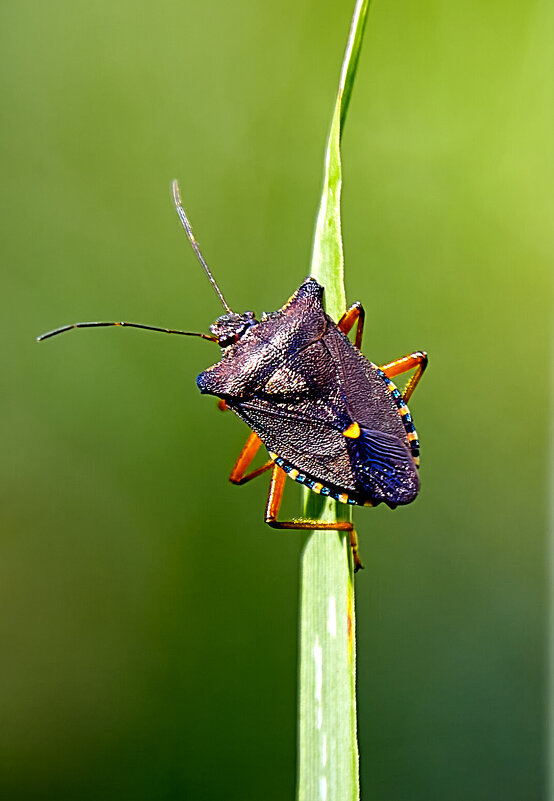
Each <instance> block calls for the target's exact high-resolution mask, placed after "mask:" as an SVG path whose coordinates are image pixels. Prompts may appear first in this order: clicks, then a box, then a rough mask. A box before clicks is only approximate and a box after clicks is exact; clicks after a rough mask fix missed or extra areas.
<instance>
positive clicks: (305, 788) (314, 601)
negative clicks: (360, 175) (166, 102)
mask: <svg viewBox="0 0 554 801" xmlns="http://www.w3.org/2000/svg"><path fill="white" fill-rule="evenodd" d="M368 7H369V0H358V2H357V3H356V7H355V10H354V16H353V19H352V25H351V28H350V35H349V38H348V43H347V47H346V52H345V55H344V60H343V65H342V70H341V77H340V83H339V90H338V93H337V99H336V103H335V108H334V111H333V118H332V121H331V127H330V131H329V138H328V141H327V148H326V152H325V169H324V178H323V189H322V194H321V201H320V205H319V211H318V215H317V220H316V227H315V234H314V243H313V250H312V263H311V275H312V276H313V277H314V278H315V279H316V280H317V281H319V283H320V284H322V285H323V286H324V287H325V303H326V309H327V313H328V314H330V315H331V317H333V319H335V320H338V319H339V318H340V316H341V315H342V314H343V312H344V311H345V309H346V295H345V290H344V257H343V248H342V236H341V222H340V195H341V185H342V170H341V159H340V140H341V135H342V130H343V125H344V121H345V118H346V112H347V109H348V105H349V102H350V96H351V93H352V87H353V84H354V78H355V74H356V69H357V65H358V60H359V55H360V48H361V44H362V38H363V32H364V27H365V21H366V17H367V11H368ZM305 513H306V515H307V516H308V517H310V518H314V519H317V520H339V519H341V518H343V519H344V517H345V516H349V515H350V508H349V507H345V506H344V505H343V504H338V503H336V502H335V501H330V500H328V499H327V500H324V499H322V498H321V496H318V495H316V494H315V493H313V492H309V491H307V493H306V503H305ZM301 581H302V589H301V608H300V676H299V680H300V691H299V745H298V801H316V799H317V800H318V801H326V799H329V801H335V800H336V801H356V800H357V799H359V771H358V741H357V734H356V640H355V615H354V575H353V561H352V554H351V549H350V545H349V538H348V535H347V534H344V533H338V532H333V531H316V532H314V533H313V534H312V535H311V536H310V537H309V539H308V542H307V544H306V547H305V549H304V552H303V555H302V567H301Z"/></svg>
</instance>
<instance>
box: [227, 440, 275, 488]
mask: <svg viewBox="0 0 554 801" xmlns="http://www.w3.org/2000/svg"><path fill="white" fill-rule="evenodd" d="M261 444H262V441H261V439H260V438H259V436H258V435H257V434H255V433H254V432H253V431H252V433H251V434H250V436H249V437H248V439H247V440H246V442H245V445H244V448H243V449H242V451H241V452H240V454H239V458H238V459H237V461H236V462H235V466H234V467H233V469H232V470H231V475H230V476H229V481H230V482H231V483H233V484H246V482H247V481H251V480H252V479H253V478H256V477H257V476H261V474H262V473H265V472H266V470H269V469H270V467H273V466H274V464H275V463H274V462H273V461H272V460H270V461H269V462H266V463H265V464H264V465H262V466H261V467H258V468H257V470H252V472H251V473H246V471H247V470H248V467H249V465H250V464H251V463H252V460H253V458H254V456H255V455H256V454H257V453H258V449H259V447H260V445H261ZM245 474H246V475H245Z"/></svg>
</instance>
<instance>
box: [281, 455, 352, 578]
mask: <svg viewBox="0 0 554 801" xmlns="http://www.w3.org/2000/svg"><path fill="white" fill-rule="evenodd" d="M286 480H287V476H286V473H285V472H284V470H281V468H280V467H277V465H275V466H274V468H273V473H272V475H271V483H270V485H269V495H268V497H267V506H266V510H265V522H266V523H267V524H268V525H270V526H271V527H272V528H286V529H295V530H298V529H301V530H304V531H305V530H309V531H348V532H350V546H351V548H352V556H353V558H354V571H355V572H356V571H358V570H359V569H360V568H361V567H363V565H362V563H361V560H360V555H359V553H358V538H357V537H356V532H355V531H354V526H353V524H352V523H351V522H350V521H349V520H337V521H334V522H331V521H329V522H323V521H321V520H286V521H281V520H277V515H278V513H279V508H280V506H281V501H282V499H283V489H284V487H285V481H286Z"/></svg>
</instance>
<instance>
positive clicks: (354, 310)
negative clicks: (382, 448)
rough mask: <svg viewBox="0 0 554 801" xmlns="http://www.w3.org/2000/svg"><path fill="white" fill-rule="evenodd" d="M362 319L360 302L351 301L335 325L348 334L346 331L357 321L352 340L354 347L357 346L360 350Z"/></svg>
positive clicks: (363, 314) (363, 315)
mask: <svg viewBox="0 0 554 801" xmlns="http://www.w3.org/2000/svg"><path fill="white" fill-rule="evenodd" d="M364 320H365V311H364V307H363V306H362V304H361V303H359V302H356V303H353V304H352V306H351V307H350V308H349V309H347V310H346V311H345V312H344V314H343V315H342V317H341V318H340V320H339V321H338V323H337V326H338V327H339V329H340V330H341V331H342V332H343V334H348V332H349V331H350V330H351V329H352V328H353V327H354V325H355V324H356V321H357V323H358V327H357V329H356V339H355V341H354V347H355V348H358V350H360V348H361V346H362V334H363V332H364Z"/></svg>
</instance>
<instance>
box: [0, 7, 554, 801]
mask: <svg viewBox="0 0 554 801" xmlns="http://www.w3.org/2000/svg"><path fill="white" fill-rule="evenodd" d="M352 7H353V2H341V3H336V2H331V0H318V2H316V0H294V2H291V0H282V2H280V3H272V4H263V3H259V2H255V0H237V2H234V3H225V2H222V0H219V2H214V3H192V2H190V1H189V0H182V2H176V1H175V0H159V2H157V3H156V4H153V3H147V2H144V0H133V2H130V0H110V1H109V2H108V1H107V0H94V2H91V3H71V2H69V0H49V2H48V3H40V2H36V1H35V2H31V0H4V2H3V3H2V4H1V5H0V59H1V64H2V66H1V78H0V80H1V103H2V112H3V113H2V125H1V127H0V143H1V149H2V150H1V152H2V192H1V200H0V203H1V206H2V209H1V214H0V225H1V226H2V242H3V248H2V250H3V258H2V273H3V275H2V293H1V300H2V308H1V314H0V325H1V328H2V335H1V342H2V346H1V349H2V366H1V371H0V375H1V382H2V393H1V400H0V403H1V404H2V409H1V412H0V427H1V431H2V433H1V441H2V455H3V458H2V460H1V461H2V466H1V471H2V476H1V481H0V526H1V535H0V574H1V576H0V594H1V596H0V597H1V601H0V637H1V643H2V644H1V657H0V710H1V712H0V717H1V721H2V722H1V725H0V795H1V796H2V797H3V798H9V799H28V798H29V799H31V798H41V799H42V798H55V799H57V801H65V799H75V798H79V799H82V800H83V801H85V800H86V799H116V798H117V799H121V798H132V799H135V801H142V799H154V798H155V799H177V798H191V799H198V800H204V799H206V800H207V799H221V798H225V799H226V800H227V801H232V800H233V799H237V801H239V799H240V801H248V800H249V799H261V798H263V799H264V800H265V801H272V800H273V799H285V798H288V799H290V798H292V797H293V794H294V788H295V748H296V743H295V737H296V724H295V715H296V708H295V704H296V669H297V668H296V655H297V600H298V570H299V555H300V551H301V547H302V542H303V536H302V535H297V534H288V533H284V532H275V531H271V530H269V529H268V528H267V527H266V526H264V524H263V522H262V514H263V505H264V502H265V491H266V487H267V480H266V479H265V478H263V479H260V480H259V482H253V483H252V484H250V485H248V486H245V487H243V488H240V489H239V488H236V487H232V486H231V485H230V484H228V482H227V475H228V472H229V470H230V468H231V466H232V463H233V461H234V458H235V455H236V453H237V451H238V449H239V448H240V446H241V444H242V441H243V439H244V437H245V435H246V433H247V432H246V429H245V427H244V426H243V424H242V423H241V422H240V421H239V420H238V419H236V418H234V417H232V416H231V415H224V414H221V413H219V412H217V410H216V409H215V404H214V402H213V400H212V399H210V398H205V397H201V396H200V395H199V393H198V391H197V389H196V387H195V382H194V379H195V376H196V374H197V373H198V372H200V371H201V370H202V369H204V368H205V367H206V366H207V365H208V364H211V363H212V362H214V361H216V360H217V354H218V352H217V349H215V348H213V346H211V345H210V344H208V343H204V342H202V341H200V340H198V341H197V340H190V339H189V340H187V339H183V338H179V337H165V336H163V335H161V334H151V335H149V334H146V333H143V332H139V331H131V330H128V331H122V330H121V329H108V330H101V331H95V332H92V331H83V332H72V333H71V334H69V335H66V336H64V337H61V338H58V339H54V340H51V341H49V342H46V343H43V344H41V345H38V344H36V343H35V341H34V337H35V336H36V335H37V334H39V333H41V332H43V331H45V330H48V329H49V328H53V327H55V326H57V325H61V324H64V323H69V322H73V321H76V320H90V319H114V320H120V319H126V320H133V321H139V322H146V323H151V324H157V325H166V326H172V327H182V328H187V329H190V330H193V331H194V330H206V329H207V326H208V325H209V324H210V323H211V322H212V320H213V319H214V318H215V317H216V316H217V315H218V314H219V313H220V307H219V305H218V301H217V298H216V296H215V295H214V294H213V292H212V290H211V289H210V287H209V284H208V282H207V281H206V279H205V277H204V275H203V274H202V272H201V270H200V268H199V266H198V265H197V263H196V261H195V259H194V255H193V253H192V251H191V250H190V247H189V245H188V244H187V242H186V239H185V237H184V234H183V232H182V231H181V230H180V227H179V225H178V220H177V217H176V215H175V212H174V210H173V208H172V205H171V201H170V194H169V184H170V180H171V179H172V178H174V177H178V178H179V179H180V182H181V187H182V192H183V196H184V203H185V207H186V208H187V210H188V212H189V214H190V216H191V219H192V221H193V224H194V227H195V232H196V234H197V236H198V239H199V241H200V242H201V244H202V247H203V249H204V252H205V255H206V257H207V259H208V261H209V263H210V265H211V266H212V269H213V271H214V273H215V275H216V277H217V278H218V280H219V282H220V284H221V287H222V289H223V291H224V293H226V295H227V299H228V301H229V303H230V305H231V306H232V307H233V308H235V309H237V310H244V309H255V310H257V311H258V312H260V311H262V310H268V311H270V310H273V309H275V308H277V307H278V306H280V305H281V304H282V303H283V302H284V301H285V300H286V299H287V298H288V297H289V295H290V294H291V293H292V291H293V290H294V289H295V288H296V287H297V286H298V285H299V284H300V282H301V281H302V279H303V278H304V277H305V275H306V273H307V269H308V264H309V255H310V245H311V236H312V229H313V221H314V216H315V210H316V205H317V201H318V194H319V190H320V182H321V175H322V156H323V148H324V143H325V137H326V131H327V125H328V122H329V119H330V114H331V107H332V103H333V99H334V92H335V87H336V83H337V78H338V72H339V67H340V62H341V59H342V53H343V48H344V44H345V40H346V34H347V30H348V25H349V18H350V14H351V11H352ZM552 22H553V9H552V4H551V3H548V2H546V0H528V1H527V2H526V3H520V2H516V0H502V2H500V0H490V2H487V3H483V2H482V0H467V2H463V3H462V2H460V3H453V2H445V0H442V2H441V1H440V0H425V1H424V2H419V3H414V2H412V0H387V2H385V1H384V0H374V3H373V5H372V9H371V12H370V18H369V25H368V30H367V34H366V40H365V45H364V51H363V53H362V58H361V62H360V68H359V73H358V80H357V84H356V87H355V91H354V95H353V99H352V104H351V107H350V111H349V119H348V122H347V128H346V132H345V135H344V138H343V152H344V203H343V232H344V240H345V254H346V270H347V290H348V298H349V301H353V300H356V299H360V300H362V301H363V302H364V304H365V306H366V309H367V312H368V318H367V325H366V334H365V351H366V353H367V354H368V355H369V356H370V358H371V359H372V360H373V361H377V362H379V361H381V362H383V361H388V360H389V359H391V358H394V357H397V356H400V355H403V354H405V353H408V352H410V351H412V350H413V349H417V348H425V349H426V350H428V352H429V354H430V367H429V371H428V373H427V374H426V376H425V380H424V381H423V382H422V384H421V385H420V387H419V388H418V390H417V393H416V395H415V396H414V398H413V400H412V403H411V407H412V411H413V413H414V416H415V420H416V424H417V428H418V431H419V433H420V436H421V440H422V482H423V490H422V493H421V497H420V498H419V499H418V500H417V502H416V503H415V504H414V505H413V506H412V507H408V508H405V509H399V510H397V511H396V512H394V513H393V512H391V511H390V510H388V509H377V510H358V512H357V513H356V520H357V524H358V530H359V535H360V540H361V550H362V555H363V557H364V561H365V563H366V566H367V567H366V570H365V572H364V573H362V574H359V575H358V577H357V580H356V583H357V613H358V648H359V666H358V685H359V739H360V750H361V777H362V797H363V798H365V799H370V798H373V799H377V798H378V799H380V800H381V801H404V800H406V801H407V800H408V799H409V800H410V801H418V799H422V800H423V799H425V801H429V799H437V801H438V800H439V799H440V801H442V800H443V799H451V800H452V801H454V800H455V799H464V801H465V799H472V801H480V800H481V799H483V801H485V800H486V801H490V799H500V798H501V799H503V801H510V800H512V799H513V801H522V799H541V798H543V797H544V789H543V788H544V774H545V758H544V753H545V710H544V704H545V685H546V668H545V656H546V651H547V643H546V607H547V582H546V567H545V555H546V533H545V532H546V520H547V502H546V495H547V482H546V478H545V475H546V465H547V455H546V451H547V448H546V446H547V432H548V422H547V413H546V411H545V410H546V404H547V396H548V366H549V349H548V331H549V317H550V313H551V280H550V272H551V269H552V267H551V263H552V253H553V241H552V226H551V218H552V211H553V209H552V190H551V187H552V183H553V177H554V175H553V163H552V156H551V141H552V130H553V128H552V105H551V98H552V96H551V88H550V86H551V82H552V77H551V76H552V74H554V73H553V67H554V63H553V61H554V60H553V57H552V56H553V44H552V41H553V38H552V34H553V26H552ZM299 497H300V494H299V490H297V489H295V488H294V487H293V486H292V485H291V487H290V492H289V503H290V508H291V509H297V508H298V505H299V503H300V500H299Z"/></svg>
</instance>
